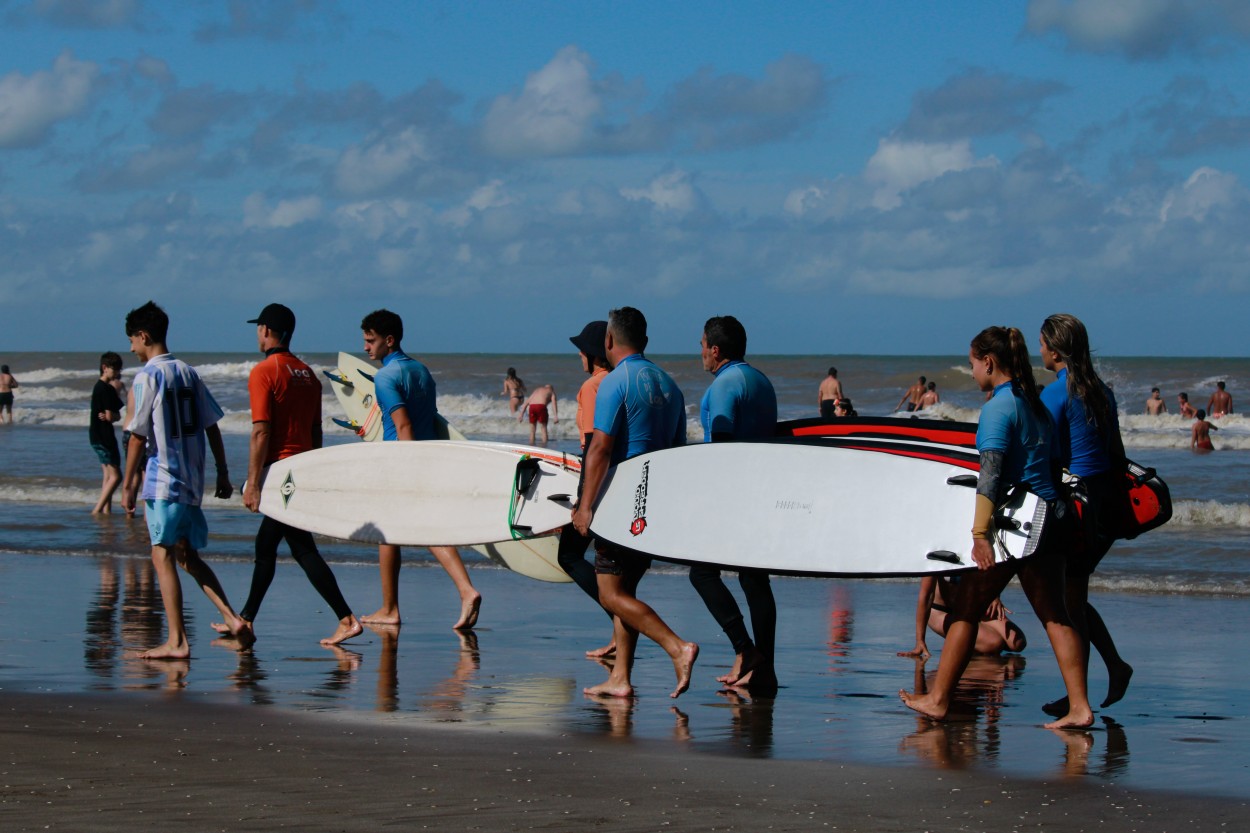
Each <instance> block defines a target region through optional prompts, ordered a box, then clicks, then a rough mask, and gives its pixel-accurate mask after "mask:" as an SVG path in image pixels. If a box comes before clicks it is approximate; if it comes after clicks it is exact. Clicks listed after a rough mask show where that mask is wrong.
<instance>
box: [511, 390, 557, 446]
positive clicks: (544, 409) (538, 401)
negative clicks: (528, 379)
mask: <svg viewBox="0 0 1250 833" xmlns="http://www.w3.org/2000/svg"><path fill="white" fill-rule="evenodd" d="M548 408H550V412H551V422H552V423H558V422H559V421H560V412H559V409H558V407H557V405H556V389H555V388H553V387H552V386H551V385H539V386H538V387H536V388H534V392H533V393H531V394H530V398H529V399H528V400H527V401H526V402H525V407H524V408H521V409H520V410H518V411H517V414H516V421H517V422H520V421H521V420H522V419H523V418H524V417H526V416H528V417H529V420H530V445H533V444H534V429H535V428H536V427H538V426H539V425H541V426H542V427H543V445H546V444H547V414H548Z"/></svg>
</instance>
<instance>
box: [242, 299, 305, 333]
mask: <svg viewBox="0 0 1250 833" xmlns="http://www.w3.org/2000/svg"><path fill="white" fill-rule="evenodd" d="M247 323H249V324H264V325H265V326H266V327H268V328H269V329H271V330H276V331H277V332H279V333H282V334H283V338H284V339H289V338H290V337H291V334H292V333H294V332H295V313H293V312H291V308H290V307H286V306H283V305H282V304H270V305H269V306H267V307H265V308H264V309H263V310H261V311H260V315H258V316H256V317H255V318H253V319H251V320H250V321H248V322H247Z"/></svg>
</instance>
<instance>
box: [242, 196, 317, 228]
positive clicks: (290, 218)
mask: <svg viewBox="0 0 1250 833" xmlns="http://www.w3.org/2000/svg"><path fill="white" fill-rule="evenodd" d="M321 211H322V204H321V198H320V197H317V196H313V195H310V196H306V197H296V198H294V199H286V200H278V201H277V203H276V204H274V205H270V204H269V201H268V200H267V199H266V198H265V195H264V194H259V193H253V194H249V195H248V196H247V199H245V200H244V201H243V225H244V226H245V227H246V228H290V227H291V226H297V225H299V224H300V223H304V222H307V221H308V220H315V219H317V218H318V217H320V216H321Z"/></svg>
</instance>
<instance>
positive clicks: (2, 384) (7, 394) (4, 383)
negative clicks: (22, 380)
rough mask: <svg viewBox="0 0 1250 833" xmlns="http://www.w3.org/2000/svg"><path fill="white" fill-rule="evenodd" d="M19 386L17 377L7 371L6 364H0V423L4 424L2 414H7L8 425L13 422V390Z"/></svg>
mask: <svg viewBox="0 0 1250 833" xmlns="http://www.w3.org/2000/svg"><path fill="white" fill-rule="evenodd" d="M17 387H20V385H18V383H17V379H14V378H13V374H12V373H10V372H9V366H8V365H7V364H0V425H3V424H4V415H5V414H6V413H7V414H8V415H9V425H12V424H13V390H14V388H17Z"/></svg>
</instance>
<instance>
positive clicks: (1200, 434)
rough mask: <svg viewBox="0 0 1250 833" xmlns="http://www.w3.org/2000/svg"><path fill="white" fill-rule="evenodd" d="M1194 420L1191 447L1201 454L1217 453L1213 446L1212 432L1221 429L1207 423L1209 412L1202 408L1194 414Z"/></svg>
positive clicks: (1190, 440) (1190, 438)
mask: <svg viewBox="0 0 1250 833" xmlns="http://www.w3.org/2000/svg"><path fill="white" fill-rule="evenodd" d="M1194 418H1195V419H1194V427H1193V429H1192V430H1191V431H1190V434H1189V447H1190V448H1191V449H1192V450H1194V451H1197V452H1200V453H1206V452H1208V451H1215V446H1214V445H1212V444H1211V432H1212V431H1218V430H1219V429H1218V428H1216V427H1215V426H1214V425H1212V424H1211V423H1209V422H1207V412H1206V411H1204V410H1203V409H1201V408H1199V409H1198V412H1197V413H1196V414H1194Z"/></svg>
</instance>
